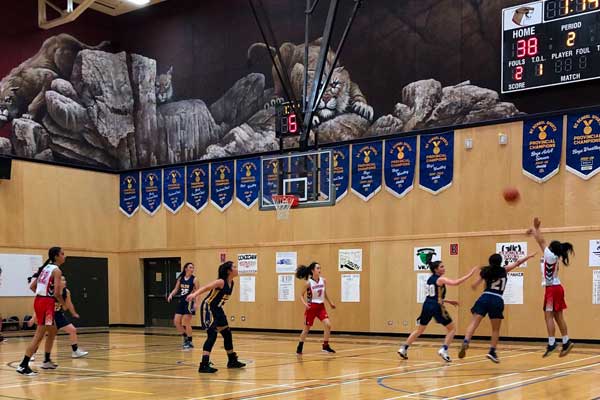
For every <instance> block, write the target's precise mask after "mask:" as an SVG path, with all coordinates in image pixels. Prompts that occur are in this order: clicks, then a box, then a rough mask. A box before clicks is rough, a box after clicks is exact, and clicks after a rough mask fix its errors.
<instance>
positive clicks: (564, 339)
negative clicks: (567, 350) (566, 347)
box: [563, 335, 569, 344]
mask: <svg viewBox="0 0 600 400" xmlns="http://www.w3.org/2000/svg"><path fill="white" fill-rule="evenodd" d="M568 341H569V336H568V335H567V336H563V344H567V342H568Z"/></svg>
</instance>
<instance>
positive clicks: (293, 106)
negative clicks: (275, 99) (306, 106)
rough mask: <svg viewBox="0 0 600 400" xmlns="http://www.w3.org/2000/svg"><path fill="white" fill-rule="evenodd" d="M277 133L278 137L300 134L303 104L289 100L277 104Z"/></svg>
mask: <svg viewBox="0 0 600 400" xmlns="http://www.w3.org/2000/svg"><path fill="white" fill-rule="evenodd" d="M275 114H276V115H275V118H276V120H275V135H276V136H277V137H285V136H295V135H300V132H301V131H302V130H301V126H302V117H301V115H302V105H301V103H300V102H293V101H288V102H285V103H282V104H278V105H276V106H275Z"/></svg>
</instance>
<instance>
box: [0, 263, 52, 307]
mask: <svg viewBox="0 0 600 400" xmlns="http://www.w3.org/2000/svg"><path fill="white" fill-rule="evenodd" d="M43 263H44V260H43V259H42V256H35V255H28V254H0V297H9V296H10V297H30V296H33V295H34V293H33V292H32V291H31V290H30V289H29V283H27V277H29V276H31V275H33V273H34V272H36V271H37V270H38V268H39V267H40V266H41V265H42V264H43Z"/></svg>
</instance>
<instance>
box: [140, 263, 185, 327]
mask: <svg viewBox="0 0 600 400" xmlns="http://www.w3.org/2000/svg"><path fill="white" fill-rule="evenodd" d="M180 271H181V259H180V258H146V259H144V297H145V298H146V301H145V304H146V307H145V310H146V312H145V325H146V326H172V325H173V322H172V321H173V314H174V312H175V301H172V302H171V303H167V296H168V295H169V292H171V290H173V288H174V287H175V279H176V278H177V276H178V275H179V272H180Z"/></svg>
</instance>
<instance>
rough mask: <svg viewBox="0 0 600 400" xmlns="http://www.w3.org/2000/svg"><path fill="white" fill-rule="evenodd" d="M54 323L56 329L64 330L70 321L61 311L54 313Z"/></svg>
mask: <svg viewBox="0 0 600 400" xmlns="http://www.w3.org/2000/svg"><path fill="white" fill-rule="evenodd" d="M54 322H55V323H56V327H57V328H58V329H61V328H64V327H65V326H67V325H69V324H70V323H71V321H69V319H68V318H67V316H66V315H65V313H64V312H62V311H55V312H54Z"/></svg>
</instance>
